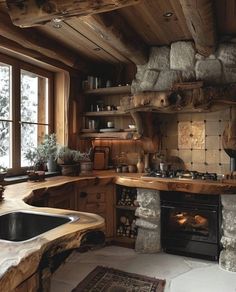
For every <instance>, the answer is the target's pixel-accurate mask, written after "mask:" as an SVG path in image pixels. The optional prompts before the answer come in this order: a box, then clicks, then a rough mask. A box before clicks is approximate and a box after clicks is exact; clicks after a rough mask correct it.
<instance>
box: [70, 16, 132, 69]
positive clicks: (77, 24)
mask: <svg viewBox="0 0 236 292" xmlns="http://www.w3.org/2000/svg"><path fill="white" fill-rule="evenodd" d="M66 23H67V24H68V25H70V27H71V28H72V29H74V30H75V31H77V32H78V33H79V34H80V35H81V37H82V36H84V38H86V39H88V40H89V41H90V43H91V46H92V47H93V54H94V55H95V54H96V56H97V57H99V56H100V55H101V53H102V52H101V50H102V51H104V53H103V54H104V55H105V53H107V55H110V57H111V56H112V57H113V62H114V59H115V62H117V61H120V62H123V63H128V62H130V61H129V60H128V59H127V57H126V56H123V55H122V54H121V53H120V52H118V51H117V49H115V48H113V47H112V46H111V45H109V43H107V42H104V40H103V39H101V38H100V37H99V36H98V35H97V33H96V32H94V30H92V29H91V28H90V27H88V26H87V25H86V24H85V23H84V22H83V18H72V19H68V20H67V21H66ZM98 48H100V49H101V50H100V51H98V50H96V49H98Z"/></svg>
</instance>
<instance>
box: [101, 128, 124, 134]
mask: <svg viewBox="0 0 236 292" xmlns="http://www.w3.org/2000/svg"><path fill="white" fill-rule="evenodd" d="M100 132H101V133H106V132H120V129H116V128H106V129H100Z"/></svg>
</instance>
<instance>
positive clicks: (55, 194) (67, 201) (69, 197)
mask: <svg viewBox="0 0 236 292" xmlns="http://www.w3.org/2000/svg"><path fill="white" fill-rule="evenodd" d="M48 207H52V208H58V209H68V210H75V207H76V206H75V186H74V184H66V185H64V186H60V187H53V188H50V189H49V191H48Z"/></svg>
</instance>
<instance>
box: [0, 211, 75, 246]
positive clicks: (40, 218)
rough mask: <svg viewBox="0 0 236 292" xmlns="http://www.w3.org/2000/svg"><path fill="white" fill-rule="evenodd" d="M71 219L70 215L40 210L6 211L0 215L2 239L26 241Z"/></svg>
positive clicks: (0, 235)
mask: <svg viewBox="0 0 236 292" xmlns="http://www.w3.org/2000/svg"><path fill="white" fill-rule="evenodd" d="M71 221H73V218H72V217H70V216H62V215H51V214H48V213H40V212H31V211H15V212H10V213H6V214H3V215H0V240H8V241H25V240H28V239H31V238H33V237H36V236H38V235H40V234H42V233H44V232H46V231H49V230H51V229H53V228H56V227H58V226H60V225H62V224H65V223H68V222H71Z"/></svg>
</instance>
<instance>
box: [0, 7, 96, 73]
mask: <svg viewBox="0 0 236 292" xmlns="http://www.w3.org/2000/svg"><path fill="white" fill-rule="evenodd" d="M0 35H2V36H4V38H5V39H8V40H9V43H8V42H7V41H6V40H5V41H4V45H5V47H6V48H7V46H8V45H9V48H10V49H12V48H13V47H14V43H15V44H18V45H17V46H16V47H17V51H20V53H25V54H28V55H29V56H31V57H33V58H36V59H38V60H41V61H43V60H46V61H47V60H48V61H49V60H54V61H53V62H52V63H54V64H58V65H60V64H64V65H65V67H69V68H73V69H77V70H79V71H83V72H89V71H91V70H92V68H93V70H94V67H96V66H94V64H91V63H90V62H88V61H85V60H84V59H83V58H82V57H81V58H80V56H79V55H78V54H77V53H75V52H74V51H72V50H70V49H68V48H67V47H64V46H63V45H62V44H61V43H59V42H57V41H55V40H52V39H50V38H48V37H46V36H45V35H43V34H42V33H40V32H38V31H37V32H36V31H35V29H33V28H27V29H21V28H18V27H16V26H14V25H13V24H12V22H11V20H10V18H9V16H8V15H6V14H4V13H1V12H0ZM2 46H3V44H2ZM49 63H51V62H49ZM60 67H61V66H60Z"/></svg>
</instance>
